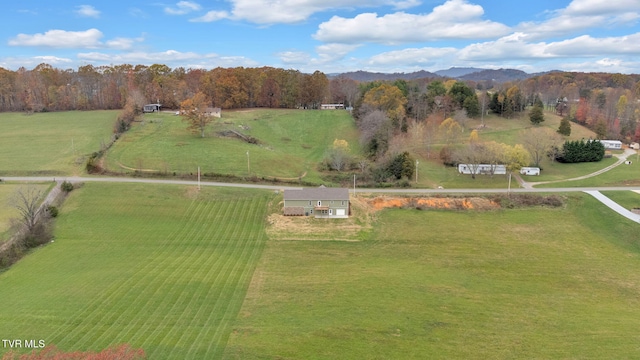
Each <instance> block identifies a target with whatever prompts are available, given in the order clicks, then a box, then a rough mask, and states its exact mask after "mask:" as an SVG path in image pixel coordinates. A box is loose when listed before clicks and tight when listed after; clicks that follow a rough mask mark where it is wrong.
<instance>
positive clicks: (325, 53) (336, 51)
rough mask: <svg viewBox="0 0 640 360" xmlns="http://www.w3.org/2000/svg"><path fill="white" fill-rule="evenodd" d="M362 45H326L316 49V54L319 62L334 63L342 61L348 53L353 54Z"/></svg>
mask: <svg viewBox="0 0 640 360" xmlns="http://www.w3.org/2000/svg"><path fill="white" fill-rule="evenodd" d="M358 47H360V45H347V44H324V45H319V46H317V47H316V53H317V54H318V57H319V58H318V59H317V60H316V61H317V62H320V63H330V62H333V61H339V60H342V59H343V58H344V57H345V56H346V55H347V54H348V53H350V52H352V51H353V50H355V49H356V48H358Z"/></svg>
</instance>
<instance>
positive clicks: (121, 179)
mask: <svg viewBox="0 0 640 360" xmlns="http://www.w3.org/2000/svg"><path fill="white" fill-rule="evenodd" d="M0 179H2V180H4V181H17V182H48V181H54V179H55V181H61V180H66V181H70V182H112V183H143V184H173V185H191V186H197V185H198V182H197V181H191V180H165V179H147V178H127V177H89V176H87V177H84V176H82V177H81V176H70V177H59V176H57V177H55V178H54V177H2V178H0ZM200 185H201V186H221V187H237V188H245V189H267V190H282V189H294V190H299V189H302V188H301V187H299V186H291V185H284V184H283V185H261V184H236V183H223V182H212V181H201V182H200ZM609 190H629V191H640V186H624V187H612V186H609V187H575V188H542V189H538V188H531V189H526V188H515V189H513V188H512V189H511V190H508V189H506V188H503V189H415V188H408V189H368V188H357V189H356V192H358V193H395V194H491V193H506V192H509V191H510V192H513V193H535V192H538V193H559V192H583V191H609Z"/></svg>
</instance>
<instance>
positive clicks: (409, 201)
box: [366, 196, 500, 211]
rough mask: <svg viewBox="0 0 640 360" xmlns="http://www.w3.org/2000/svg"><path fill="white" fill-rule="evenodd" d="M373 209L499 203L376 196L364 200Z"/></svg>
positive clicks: (463, 207)
mask: <svg viewBox="0 0 640 360" xmlns="http://www.w3.org/2000/svg"><path fill="white" fill-rule="evenodd" d="M366 201H367V203H368V204H369V206H370V207H371V208H372V209H374V210H376V211H377V210H382V209H387V208H414V209H442V210H494V209H498V208H500V205H499V204H498V203H496V202H493V201H491V200H489V199H486V198H482V197H466V198H450V197H389V196H376V197H374V198H370V199H367V200H366Z"/></svg>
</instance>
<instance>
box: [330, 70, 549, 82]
mask: <svg viewBox="0 0 640 360" xmlns="http://www.w3.org/2000/svg"><path fill="white" fill-rule="evenodd" d="M552 72H560V70H552V71H547V72H541V73H534V74H529V73H526V72H524V71H522V70H516V69H498V70H494V69H480V68H473V67H468V68H467V67H465V68H462V67H452V68H450V69H448V70H438V71H436V72H429V71H424V70H420V71H416V72H412V73H393V74H386V73H375V72H368V71H355V72H347V73H342V74H330V75H329V77H332V78H333V77H346V78H348V79H352V80H356V81H362V82H367V81H376V80H379V81H393V80H416V79H424V78H432V79H433V78H451V79H459V80H471V81H494V82H498V83H503V82H507V81H515V80H523V79H528V78H530V77H534V76H539V75H544V74H548V73H552Z"/></svg>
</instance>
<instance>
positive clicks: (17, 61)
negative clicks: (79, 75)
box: [0, 55, 73, 69]
mask: <svg viewBox="0 0 640 360" xmlns="http://www.w3.org/2000/svg"><path fill="white" fill-rule="evenodd" d="M42 63H47V64H49V65H54V66H69V65H71V64H73V60H72V59H69V58H62V57H58V56H50V55H43V56H34V57H6V58H0V67H3V68H5V69H18V68H20V67H24V68H27V69H29V68H34V67H36V66H37V65H39V64H42Z"/></svg>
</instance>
